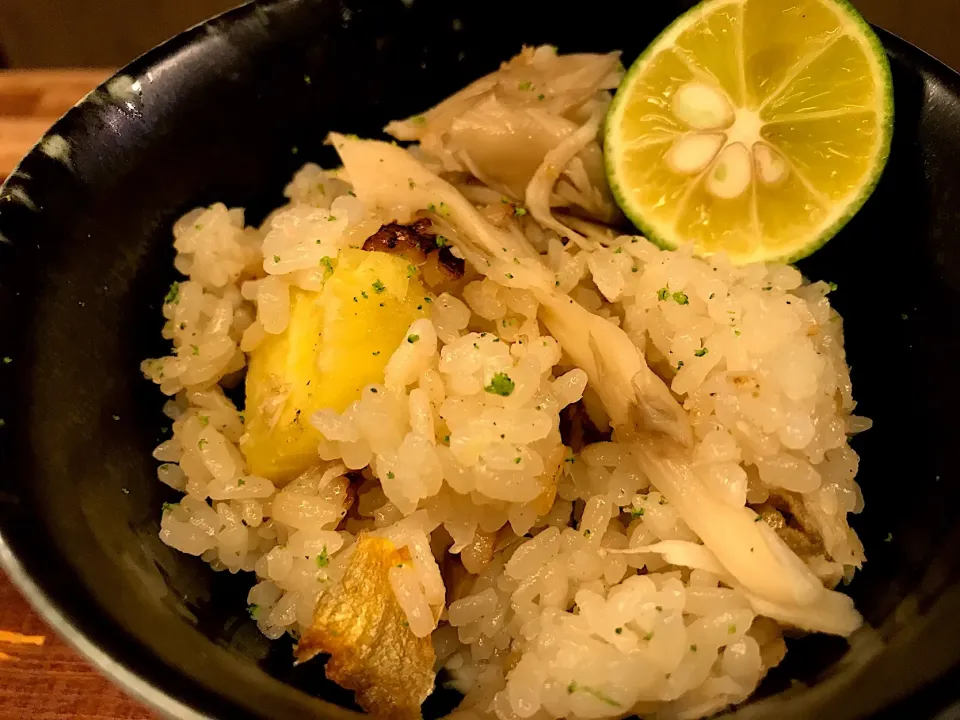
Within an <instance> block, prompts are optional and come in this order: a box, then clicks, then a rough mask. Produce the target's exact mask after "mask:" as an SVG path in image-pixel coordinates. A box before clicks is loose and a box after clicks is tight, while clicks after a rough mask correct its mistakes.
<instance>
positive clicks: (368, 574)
mask: <svg viewBox="0 0 960 720" xmlns="http://www.w3.org/2000/svg"><path fill="white" fill-rule="evenodd" d="M405 562H410V554H409V553H408V552H407V549H406V548H402V549H400V550H397V548H396V547H395V546H394V545H393V543H392V542H390V541H389V540H387V539H386V538H381V537H373V536H370V535H366V534H361V535H360V537H359V538H358V539H357V545H356V548H355V549H354V551H353V554H352V555H351V556H350V557H349V558H348V559H347V565H346V569H345V571H344V574H343V579H342V580H341V582H340V584H339V585H338V586H337V587H336V588H334V589H332V590H331V591H329V592H327V593H326V594H324V595H323V596H322V597H321V598H320V601H319V602H318V603H317V608H316V610H315V611H314V616H313V625H311V626H310V629H309V630H307V631H306V632H305V633H304V634H303V637H302V638H301V639H300V643H299V644H298V645H297V649H296V657H297V661H298V662H305V661H307V660H309V659H310V658H312V657H313V656H315V655H317V654H320V653H329V654H330V659H329V660H328V661H327V667H326V673H327V677H328V678H330V679H331V680H333V682H335V683H337V684H338V685H341V686H342V687H345V688H348V689H350V690H353V691H355V692H356V697H357V702H358V703H359V705H360V707H362V708H363V709H364V710H366V711H367V712H368V713H370V714H371V715H374V716H375V717H378V718H389V719H390V720H393V719H396V720H408V719H410V718H419V717H420V705H421V703H422V702H423V701H424V700H425V699H426V697H427V695H429V694H430V692H431V691H432V690H433V682H434V674H433V664H434V660H435V655H434V652H433V644H432V643H431V641H430V638H429V637H425V638H418V637H416V636H415V635H414V634H413V633H412V632H411V631H410V628H409V626H408V624H407V621H406V617H405V616H404V614H403V609H402V608H401V607H400V603H398V602H397V599H396V597H395V596H394V594H393V590H392V588H391V587H390V580H389V574H388V573H389V571H390V568H391V567H393V566H395V565H398V564H401V563H405Z"/></svg>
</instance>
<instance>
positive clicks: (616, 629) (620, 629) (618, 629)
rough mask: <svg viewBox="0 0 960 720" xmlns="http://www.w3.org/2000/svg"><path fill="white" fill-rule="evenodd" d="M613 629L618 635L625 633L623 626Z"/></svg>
mask: <svg viewBox="0 0 960 720" xmlns="http://www.w3.org/2000/svg"><path fill="white" fill-rule="evenodd" d="M613 631H614V632H615V633H616V634H617V635H623V628H622V627H618V628H614V629H613Z"/></svg>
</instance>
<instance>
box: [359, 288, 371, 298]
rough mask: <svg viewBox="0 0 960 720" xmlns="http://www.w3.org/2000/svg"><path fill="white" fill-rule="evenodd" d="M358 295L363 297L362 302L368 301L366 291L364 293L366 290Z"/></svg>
mask: <svg viewBox="0 0 960 720" xmlns="http://www.w3.org/2000/svg"><path fill="white" fill-rule="evenodd" d="M360 295H362V296H363V299H364V300H368V299H369V298H370V296H369V295H367V291H366V290H361V291H360Z"/></svg>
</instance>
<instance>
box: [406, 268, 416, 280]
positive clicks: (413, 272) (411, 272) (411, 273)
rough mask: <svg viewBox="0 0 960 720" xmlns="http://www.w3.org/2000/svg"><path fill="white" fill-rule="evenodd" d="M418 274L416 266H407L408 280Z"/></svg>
mask: <svg viewBox="0 0 960 720" xmlns="http://www.w3.org/2000/svg"><path fill="white" fill-rule="evenodd" d="M416 274H417V266H416V265H407V277H408V278H412V277H413V276H414V275H416Z"/></svg>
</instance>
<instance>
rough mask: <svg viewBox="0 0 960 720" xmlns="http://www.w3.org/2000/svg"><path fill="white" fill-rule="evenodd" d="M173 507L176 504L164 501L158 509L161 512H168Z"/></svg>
mask: <svg viewBox="0 0 960 720" xmlns="http://www.w3.org/2000/svg"><path fill="white" fill-rule="evenodd" d="M175 507H176V505H174V504H173V503H168V502H165V503H164V504H163V505H161V506H160V510H161V512H163V513H168V512H170V511H171V510H173V509H174V508H175Z"/></svg>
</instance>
